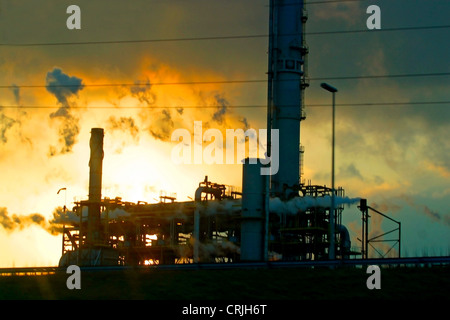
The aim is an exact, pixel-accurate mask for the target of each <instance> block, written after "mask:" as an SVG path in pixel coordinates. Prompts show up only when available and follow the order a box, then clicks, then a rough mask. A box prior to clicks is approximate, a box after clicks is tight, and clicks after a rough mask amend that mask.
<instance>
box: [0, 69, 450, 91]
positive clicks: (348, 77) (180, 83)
mask: <svg viewBox="0 0 450 320" xmlns="http://www.w3.org/2000/svg"><path fill="white" fill-rule="evenodd" d="M449 75H450V72H435V73H406V74H382V75H360V76H336V77H312V78H308V79H307V80H309V81H322V80H357V79H385V78H415V77H439V76H449ZM278 81H281V80H278ZM284 81H290V80H284ZM292 81H293V80H292ZM266 82H267V79H243V80H237V79H236V80H218V81H181V82H155V83H90V84H81V85H82V86H83V88H84V87H140V86H170V85H209V84H245V83H266ZM79 86H80V85H79V84H76V85H71V84H58V85H53V84H52V85H15V84H13V85H1V86H0V89H17V88H20V89H26V88H29V89H38V88H66V87H79Z"/></svg>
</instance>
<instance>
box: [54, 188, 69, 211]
mask: <svg viewBox="0 0 450 320" xmlns="http://www.w3.org/2000/svg"><path fill="white" fill-rule="evenodd" d="M60 191H64V208H63V212H64V213H65V212H66V209H67V207H66V202H67V188H61V189H59V190H58V192H57V193H56V194H59V192H60Z"/></svg>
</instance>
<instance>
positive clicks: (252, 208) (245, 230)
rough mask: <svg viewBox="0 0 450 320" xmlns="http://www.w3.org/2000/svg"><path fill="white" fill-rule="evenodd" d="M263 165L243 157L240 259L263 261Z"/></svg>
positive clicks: (264, 179)
mask: <svg viewBox="0 0 450 320" xmlns="http://www.w3.org/2000/svg"><path fill="white" fill-rule="evenodd" d="M262 166H263V165H262V164H261V162H260V161H257V160H256V159H249V158H246V159H244V165H243V173H242V223H241V260H242V261H263V260H264V241H265V210H264V195H265V192H264V189H265V181H266V177H265V176H263V175H261V171H260V170H261V167H262Z"/></svg>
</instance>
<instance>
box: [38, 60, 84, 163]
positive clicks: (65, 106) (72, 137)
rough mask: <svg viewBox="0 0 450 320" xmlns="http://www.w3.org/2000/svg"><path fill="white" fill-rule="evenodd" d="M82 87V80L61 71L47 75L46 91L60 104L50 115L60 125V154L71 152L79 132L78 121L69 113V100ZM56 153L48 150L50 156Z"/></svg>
mask: <svg viewBox="0 0 450 320" xmlns="http://www.w3.org/2000/svg"><path fill="white" fill-rule="evenodd" d="M83 87H84V85H83V84H82V80H81V79H80V78H77V77H70V76H68V75H67V74H65V73H63V72H62V70H61V69H59V68H55V69H53V70H52V71H50V72H48V73H47V77H46V89H47V91H48V92H50V93H51V94H53V95H54V96H55V98H56V100H57V101H58V104H60V107H59V109H58V110H57V111H55V112H53V113H51V114H50V118H51V119H59V120H60V121H61V125H60V127H59V136H60V139H59V141H60V142H61V143H62V144H63V147H62V148H61V149H60V151H59V152H60V153H61V154H64V153H68V152H71V151H72V147H73V145H74V144H75V143H76V138H77V136H78V134H79V132H80V128H79V119H78V118H76V117H74V116H73V115H72V114H71V113H70V108H71V106H70V103H69V98H71V97H72V96H76V95H77V94H78V92H79V91H80V90H82V89H83ZM56 153H57V150H56V148H55V147H51V148H50V153H49V155H50V156H53V155H55V154H56Z"/></svg>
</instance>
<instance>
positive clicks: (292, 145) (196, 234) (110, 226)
mask: <svg viewBox="0 0 450 320" xmlns="http://www.w3.org/2000/svg"><path fill="white" fill-rule="evenodd" d="M269 18H270V30H269V31H270V32H269V34H270V37H269V54H268V100H267V103H268V108H267V129H268V132H271V131H270V130H278V133H279V143H278V152H279V163H280V165H279V170H278V172H277V173H276V174H274V175H262V174H261V169H262V168H263V167H264V165H263V164H261V163H260V162H258V161H250V159H245V161H244V163H243V175H242V188H240V191H236V190H235V189H233V188H231V187H229V186H226V185H224V184H220V183H215V182H212V181H209V178H208V177H205V178H204V180H203V181H200V182H199V186H198V188H197V190H193V194H195V198H194V200H193V201H187V202H177V201H176V199H175V197H169V196H161V198H160V202H159V203H156V204H148V203H145V202H138V203H130V202H126V201H125V200H122V199H121V198H115V199H110V198H104V197H102V163H103V138H104V130H103V129H102V128H93V129H92V131H91V140H90V150H91V154H90V162H89V167H90V175H89V198H88V199H87V200H84V201H79V202H76V203H75V207H74V208H73V210H72V211H73V212H74V213H75V214H76V216H77V217H78V218H79V219H78V220H73V221H72V222H71V223H67V224H66V225H65V226H64V229H63V235H62V237H63V239H62V241H63V254H62V257H61V259H60V263H59V264H60V266H67V265H70V264H77V265H80V266H100V265H102V266H105V265H132V266H135V265H151V264H177V263H233V262H238V261H241V262H251V261H253V262H255V261H272V260H283V261H306V260H324V259H348V258H350V257H351V256H352V255H363V257H364V252H363V251H362V250H361V251H360V252H352V251H351V243H350V237H349V233H348V230H347V228H346V227H345V226H344V225H343V224H342V211H343V205H341V204H337V203H336V204H335V201H334V199H335V198H342V197H344V190H343V189H342V188H332V187H326V186H318V185H313V184H311V183H307V184H306V183H303V182H302V179H301V177H302V172H301V171H302V170H301V169H302V165H303V163H302V162H303V160H302V154H303V148H302V146H301V145H300V127H301V126H300V125H301V122H302V121H303V120H305V119H306V116H305V112H304V90H305V89H306V88H307V87H308V85H309V84H308V78H307V56H308V46H307V44H306V42H305V34H304V31H305V23H306V21H307V12H306V10H305V9H304V4H303V1H302V0H272V1H271V2H270V17H269ZM272 142H273V141H271V135H270V134H268V141H267V150H268V151H267V157H270V156H271V154H270V153H271V146H272ZM255 162H256V164H255ZM201 179H203V177H201V178H200V179H199V180H201ZM306 199H308V200H310V199H316V200H320V199H321V200H327V201H323V202H320V201H316V202H313V203H316V204H315V205H314V204H313V205H308V206H303V207H300V206H297V207H295V206H293V207H292V206H290V207H289V206H288V205H286V204H289V203H295V201H297V202H302V201H304V200H306ZM330 199H331V202H330V201H329V200H330ZM319 203H322V204H319ZM323 203H325V205H324V204H323ZM362 203H365V202H362ZM277 204H285V205H284V206H283V205H281V206H277ZM288 207H289V210H288V209H287V208H288ZM283 208H285V209H283ZM362 209H363V210H365V211H366V210H367V207H366V206H364V207H363V208H362ZM366 218H367V219H368V215H366ZM363 219H364V216H363ZM363 230H364V228H363ZM366 236H367V235H366ZM366 240H367V237H366ZM366 242H367V241H366ZM363 244H364V243H363ZM362 247H363V248H364V245H363V246H362Z"/></svg>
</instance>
